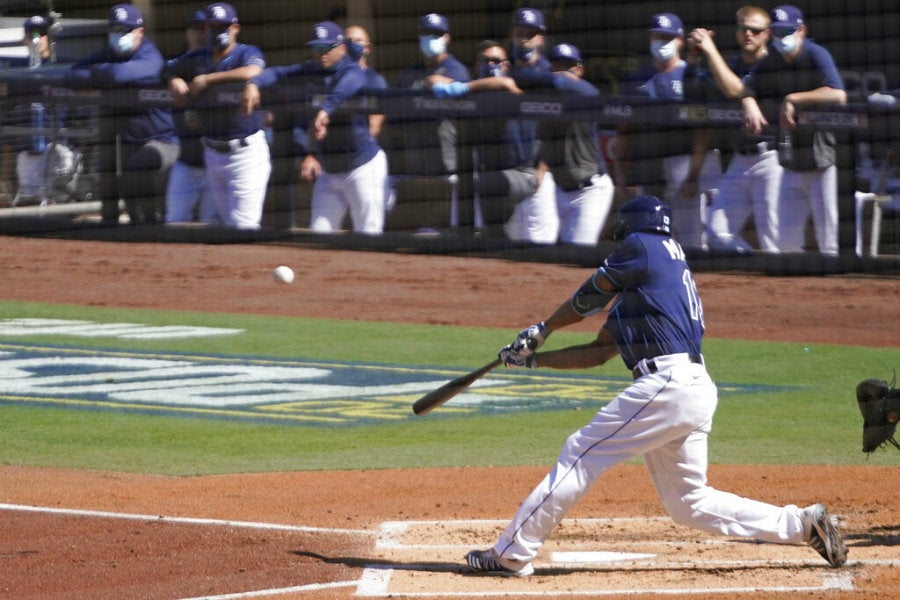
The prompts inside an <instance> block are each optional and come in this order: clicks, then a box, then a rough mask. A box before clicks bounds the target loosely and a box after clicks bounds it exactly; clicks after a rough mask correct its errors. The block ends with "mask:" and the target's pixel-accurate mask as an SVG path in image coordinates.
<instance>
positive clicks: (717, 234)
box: [706, 150, 783, 253]
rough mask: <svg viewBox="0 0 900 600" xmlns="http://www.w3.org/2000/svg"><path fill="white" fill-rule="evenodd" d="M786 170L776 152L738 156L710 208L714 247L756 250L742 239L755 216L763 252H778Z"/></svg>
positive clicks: (709, 228) (709, 226)
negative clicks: (779, 193)
mask: <svg viewBox="0 0 900 600" xmlns="http://www.w3.org/2000/svg"><path fill="white" fill-rule="evenodd" d="M782 170H783V169H782V168H781V165H780V164H779V162H778V152H777V151H776V150H768V151H766V152H763V153H762V154H757V155H743V154H739V153H737V152H735V153H734V156H733V157H732V159H731V163H730V164H729V165H728V169H727V170H726V171H725V174H724V175H723V176H722V179H721V182H720V184H719V192H718V194H716V195H715V196H714V198H713V201H712V204H710V206H709V207H708V208H707V212H708V216H707V224H706V233H707V239H708V241H709V245H710V247H712V248H720V249H724V250H737V251H741V252H746V251H750V250H753V249H754V248H753V246H751V245H750V244H749V243H748V242H747V241H746V240H745V239H744V238H743V237H742V236H741V230H742V229H743V228H744V224H745V223H746V222H747V219H748V218H749V217H750V215H751V214H752V215H753V224H754V227H755V229H756V237H757V239H758V241H759V249H760V250H762V251H764V252H772V253H777V252H778V191H779V189H780V188H781V173H782Z"/></svg>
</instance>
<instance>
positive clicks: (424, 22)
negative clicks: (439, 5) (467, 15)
mask: <svg viewBox="0 0 900 600" xmlns="http://www.w3.org/2000/svg"><path fill="white" fill-rule="evenodd" d="M419 31H422V32H425V33H437V34H440V35H444V34H445V33H450V21H448V20H447V17H445V16H444V15H439V14H437V13H428V14H427V15H425V16H423V17H420V18H419Z"/></svg>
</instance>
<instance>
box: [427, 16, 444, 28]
mask: <svg viewBox="0 0 900 600" xmlns="http://www.w3.org/2000/svg"><path fill="white" fill-rule="evenodd" d="M425 20H426V21H428V23H429V25H434V26H436V27H440V26H441V15H438V14H435V13H431V14H430V15H426V16H425Z"/></svg>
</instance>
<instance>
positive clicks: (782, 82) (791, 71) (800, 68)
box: [744, 39, 844, 171]
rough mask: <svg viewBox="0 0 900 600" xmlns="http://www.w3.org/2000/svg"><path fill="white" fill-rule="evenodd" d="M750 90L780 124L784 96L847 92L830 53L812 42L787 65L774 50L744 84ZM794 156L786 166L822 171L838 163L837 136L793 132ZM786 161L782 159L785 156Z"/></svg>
mask: <svg viewBox="0 0 900 600" xmlns="http://www.w3.org/2000/svg"><path fill="white" fill-rule="evenodd" d="M744 85H745V86H746V87H747V89H748V91H749V92H750V93H752V94H753V96H755V97H756V99H757V100H758V101H760V106H761V107H762V109H763V110H764V111H765V112H766V118H767V119H768V121H769V123H778V111H779V109H780V107H781V103H782V101H783V100H784V97H785V96H787V95H788V94H792V93H794V92H808V91H810V90H814V89H817V88H820V87H830V88H834V89H837V90H843V89H844V81H843V79H841V74H840V72H839V71H838V69H837V66H836V65H835V63H834V59H833V58H832V57H831V54H829V52H828V50H826V49H825V48H823V47H822V46H820V45H818V44H816V43H815V42H813V41H812V40H809V39H807V40H804V42H803V46H802V47H801V48H800V52H799V53H798V54H797V56H796V57H795V58H794V60H793V61H791V62H788V61H786V60H785V59H784V57H783V56H781V54H780V53H778V52H775V51H771V52H769V54H768V56H766V58H764V59H763V60H762V61H760V65H759V68H758V69H756V70H755V71H754V72H753V73H752V74H751V75H750V76H749V77H748V78H747V81H745V83H744ZM792 145H793V157H792V159H791V161H790V162H789V163H787V162H784V160H782V164H783V166H785V167H787V168H791V169H796V170H800V171H805V170H813V169H821V168H824V167H828V166H831V165H833V164H834V163H835V160H836V154H835V150H834V147H835V145H836V140H835V136H834V133H833V132H831V131H823V130H820V129H815V130H814V129H812V128H808V127H801V128H797V129H796V130H795V131H794V132H793V143H792ZM782 158H783V157H782Z"/></svg>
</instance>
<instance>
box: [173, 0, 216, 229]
mask: <svg viewBox="0 0 900 600" xmlns="http://www.w3.org/2000/svg"><path fill="white" fill-rule="evenodd" d="M184 44H185V52H184V54H187V53H189V52H194V51H197V50H201V49H202V48H205V47H206V11H205V10H202V9H201V10H197V11H194V12H193V13H191V15H190V16H189V17H188V19H187V23H186V26H185V29H184ZM182 55H183V54H182ZM177 58H178V57H176V59H177ZM173 60H175V59H173ZM170 62H171V61H170ZM172 118H173V120H174V122H175V131H176V132H177V133H178V138H179V140H181V152H180V153H179V155H178V160H177V161H175V164H174V165H172V169H171V170H170V171H169V183H168V186H167V187H166V223H184V222H190V221H194V220H198V221H200V222H201V223H207V224H213V223H217V222H218V212H217V211H216V206H215V204H214V203H213V200H212V198H211V197H210V195H209V193H208V191H209V190H208V188H209V184H208V183H207V176H206V166H205V165H204V163H203V142H202V141H201V139H200V137H201V132H200V131H201V127H202V124H201V122H200V115H198V114H197V110H196V109H193V108H186V107H182V108H178V109H176V110H174V111H173V112H172Z"/></svg>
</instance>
